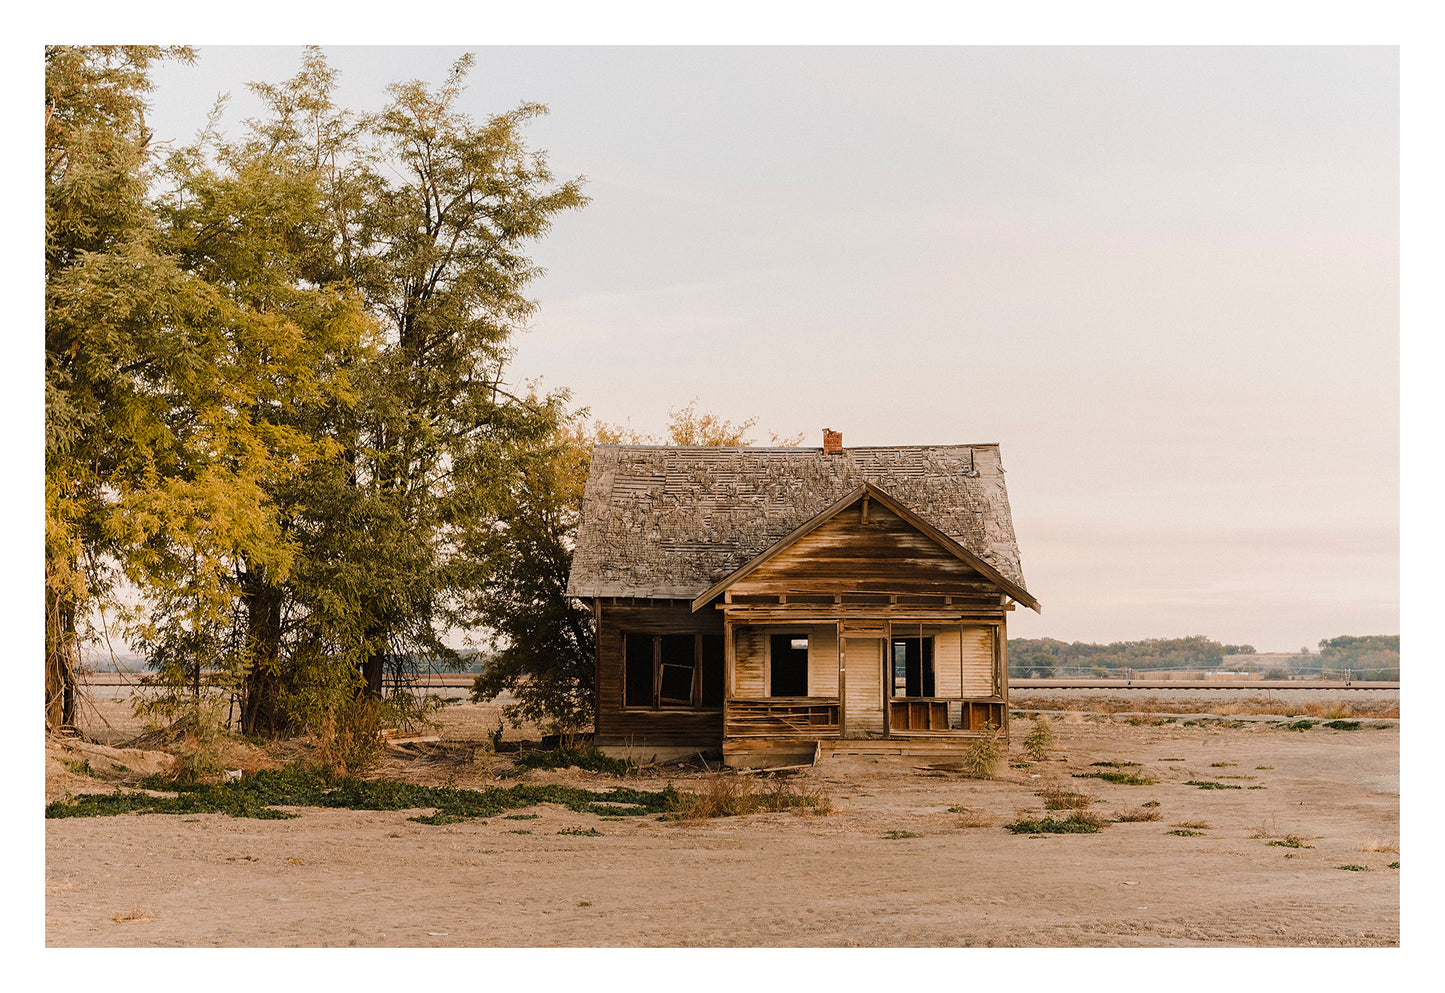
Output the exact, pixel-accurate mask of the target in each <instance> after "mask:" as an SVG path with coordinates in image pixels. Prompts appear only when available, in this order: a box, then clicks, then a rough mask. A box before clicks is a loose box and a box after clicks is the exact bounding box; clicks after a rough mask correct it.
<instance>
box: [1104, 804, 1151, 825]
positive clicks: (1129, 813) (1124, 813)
mask: <svg viewBox="0 0 1445 993" xmlns="http://www.w3.org/2000/svg"><path fill="white" fill-rule="evenodd" d="M1163 818H1164V815H1163V814H1161V813H1159V811H1158V810H1152V809H1149V808H1147V807H1136V808H1135V809H1133V810H1116V811H1114V814H1113V816H1112V817H1111V818H1110V819H1111V820H1114V821H1118V822H1120V823H1129V822H1133V821H1158V820H1163Z"/></svg>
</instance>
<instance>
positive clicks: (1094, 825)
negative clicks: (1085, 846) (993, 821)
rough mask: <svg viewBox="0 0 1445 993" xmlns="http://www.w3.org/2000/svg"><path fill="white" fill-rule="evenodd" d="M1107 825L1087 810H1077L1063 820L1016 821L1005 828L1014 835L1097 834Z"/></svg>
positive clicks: (1049, 818)
mask: <svg viewBox="0 0 1445 993" xmlns="http://www.w3.org/2000/svg"><path fill="white" fill-rule="evenodd" d="M1105 823H1106V822H1105V821H1104V820H1103V819H1102V818H1100V817H1098V816H1096V815H1094V814H1091V813H1089V812H1088V811H1086V810H1076V811H1074V812H1073V813H1072V814H1070V815H1069V816H1068V817H1066V818H1064V819H1063V820H1054V819H1053V818H1052V817H1045V818H1044V819H1043V820H1041V821H1014V822H1013V823H1012V824H1006V825H1004V826H1005V827H1007V828H1008V829H1009V830H1010V831H1012V832H1013V833H1014V834H1097V833H1098V832H1099V830H1100V829H1101V828H1102V827H1103V826H1104V824H1105Z"/></svg>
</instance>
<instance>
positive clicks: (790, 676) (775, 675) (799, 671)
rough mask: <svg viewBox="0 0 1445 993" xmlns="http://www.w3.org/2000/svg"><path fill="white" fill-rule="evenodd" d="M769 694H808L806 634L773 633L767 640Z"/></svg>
mask: <svg viewBox="0 0 1445 993" xmlns="http://www.w3.org/2000/svg"><path fill="white" fill-rule="evenodd" d="M769 649H770V650H769V676H768V695H769V696H807V695H808V636H807V635H806V634H775V635H773V636H772V638H771V639H770V640H769Z"/></svg>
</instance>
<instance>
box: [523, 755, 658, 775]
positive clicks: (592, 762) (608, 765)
mask: <svg viewBox="0 0 1445 993" xmlns="http://www.w3.org/2000/svg"><path fill="white" fill-rule="evenodd" d="M512 765H513V769H512V770H511V774H512V775H521V774H522V772H523V771H524V770H527V769H570V768H572V767H574V766H575V767H576V768H578V769H586V770H587V771H588V772H600V773H605V774H606V775H609V776H618V777H623V776H627V775H630V774H632V773H634V772H636V771H637V763H636V762H629V761H628V760H627V759H614V758H610V757H609V756H606V755H603V754H602V753H601V752H599V751H597V749H595V748H553V749H551V750H549V751H545V752H524V753H521V754H518V755H517V756H516V757H515V758H514V759H512Z"/></svg>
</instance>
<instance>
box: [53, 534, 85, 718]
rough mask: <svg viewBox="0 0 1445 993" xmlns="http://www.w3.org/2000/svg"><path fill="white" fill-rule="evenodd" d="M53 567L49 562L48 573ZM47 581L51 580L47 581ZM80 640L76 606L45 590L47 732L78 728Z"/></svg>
mask: <svg viewBox="0 0 1445 993" xmlns="http://www.w3.org/2000/svg"><path fill="white" fill-rule="evenodd" d="M50 571H51V569H50V563H49V562H48V561H47V562H46V572H47V573H49V572H50ZM47 578H48V577H47ZM79 663H80V653H79V639H78V637H77V636H76V633H75V604H74V603H71V602H70V601H69V600H68V598H66V597H64V596H63V595H61V594H59V593H56V592H55V591H54V590H53V589H52V588H51V584H50V583H48V582H47V583H46V589H45V728H46V730H47V731H59V730H60V729H61V728H64V727H74V726H75V716H76V699H77V685H76V684H77V680H76V670H77V669H78V667H79Z"/></svg>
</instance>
